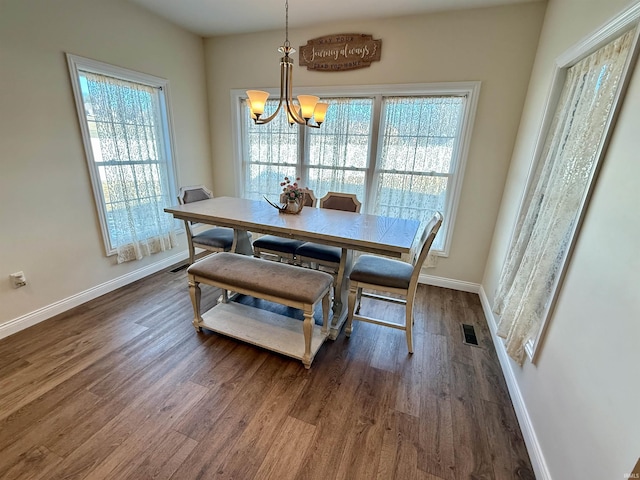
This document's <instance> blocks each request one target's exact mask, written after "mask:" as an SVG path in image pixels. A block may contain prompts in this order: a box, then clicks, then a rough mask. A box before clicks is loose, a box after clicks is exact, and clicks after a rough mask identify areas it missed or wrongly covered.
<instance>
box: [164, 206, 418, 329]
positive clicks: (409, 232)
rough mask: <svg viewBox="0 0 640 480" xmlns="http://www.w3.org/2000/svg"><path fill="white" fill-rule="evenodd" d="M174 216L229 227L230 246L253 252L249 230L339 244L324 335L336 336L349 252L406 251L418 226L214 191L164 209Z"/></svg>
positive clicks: (390, 254) (344, 311) (399, 254)
mask: <svg viewBox="0 0 640 480" xmlns="http://www.w3.org/2000/svg"><path fill="white" fill-rule="evenodd" d="M164 211H165V212H167V213H169V214H171V215H173V217H174V218H176V219H179V220H187V221H191V222H196V223H203V224H209V225H216V226H220V227H229V228H233V229H234V243H233V246H232V251H234V252H236V253H240V254H244V255H253V249H252V247H251V237H252V235H250V233H251V234H265V235H277V236H279V237H285V238H294V239H297V240H302V241H308V242H315V243H320V244H324V245H330V246H334V247H339V248H341V249H342V259H341V262H340V268H339V270H338V274H337V279H336V286H335V289H334V290H335V291H334V299H333V306H332V318H331V330H330V335H329V338H331V339H332V340H335V339H336V338H337V336H338V334H339V333H340V329H341V328H342V325H343V324H344V322H345V320H346V318H347V296H348V291H349V287H348V283H349V281H348V277H349V273H350V271H351V267H352V263H353V252H354V251H357V252H366V253H370V254H376V255H384V256H388V257H396V258H400V257H402V255H403V254H408V253H410V251H411V246H412V244H413V241H414V238H415V237H416V235H417V233H418V230H419V228H420V222H418V221H417V220H410V219H402V218H395V217H385V216H380V215H372V214H367V213H353V212H345V211H341V210H331V209H325V208H313V207H305V208H303V209H302V211H301V212H300V213H297V214H289V213H283V212H281V211H279V210H278V209H276V208H274V207H273V206H272V205H271V204H269V203H268V202H266V201H263V200H262V201H261V200H251V199H246V198H236V197H215V198H210V199H207V200H202V201H198V202H192V203H188V204H184V205H175V206H172V207H169V208H165V209H164Z"/></svg>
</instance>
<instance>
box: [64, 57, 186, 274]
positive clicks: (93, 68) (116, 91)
mask: <svg viewBox="0 0 640 480" xmlns="http://www.w3.org/2000/svg"><path fill="white" fill-rule="evenodd" d="M67 59H68V63H69V69H70V72H71V80H72V85H73V90H74V95H75V99H76V107H77V111H78V117H79V120H80V127H81V130H82V135H83V140H84V145H85V151H86V157H87V163H88V166H89V172H90V175H91V180H92V184H93V190H94V197H95V200H96V205H97V209H98V214H99V217H100V223H101V226H102V234H103V238H104V244H105V248H106V252H107V255H114V254H117V255H118V262H119V263H120V262H124V261H128V260H134V259H140V258H142V257H143V256H145V255H150V254H152V253H156V252H159V251H164V250H167V249H170V248H172V247H173V246H175V245H176V244H177V242H176V239H175V225H174V220H173V219H172V217H171V216H170V215H168V214H166V213H164V208H165V207H167V206H170V205H172V204H173V203H175V202H173V201H172V199H173V198H175V191H176V189H175V181H174V172H173V165H172V154H171V151H172V148H171V142H170V139H171V136H170V134H169V117H168V113H167V107H166V102H167V99H166V91H167V81H166V80H163V79H159V78H156V77H152V76H149V75H145V74H141V73H138V72H133V71H129V70H125V69H122V68H118V67H114V66H111V65H107V64H104V63H101V62H96V61H93V60H89V59H85V58H81V57H77V56H74V55H67Z"/></svg>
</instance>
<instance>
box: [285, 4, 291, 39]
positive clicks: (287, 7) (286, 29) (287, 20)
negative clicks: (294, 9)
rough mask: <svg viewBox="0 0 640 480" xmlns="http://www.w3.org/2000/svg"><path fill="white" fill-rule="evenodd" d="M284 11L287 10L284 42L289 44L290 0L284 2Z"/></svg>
mask: <svg viewBox="0 0 640 480" xmlns="http://www.w3.org/2000/svg"><path fill="white" fill-rule="evenodd" d="M284 11H285V15H284V18H285V20H284V37H285V38H284V44H285V46H287V47H288V46H289V45H291V44H290V43H289V0H286V1H285V2H284Z"/></svg>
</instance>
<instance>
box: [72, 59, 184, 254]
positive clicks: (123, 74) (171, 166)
mask: <svg viewBox="0 0 640 480" xmlns="http://www.w3.org/2000/svg"><path fill="white" fill-rule="evenodd" d="M66 57H67V64H68V66H69V74H70V77H71V85H72V87H73V95H74V99H75V103H76V111H77V113H78V120H79V123H80V131H81V133H82V142H83V144H84V150H85V158H86V160H87V166H88V168H89V175H90V177H91V186H92V190H93V196H94V199H95V202H96V210H97V211H98V217H99V219H100V230H101V232H102V240H103V243H104V247H105V252H106V255H107V256H111V255H116V254H117V250H116V248H115V247H114V246H113V245H111V236H110V235H109V228H108V224H107V213H106V202H105V198H104V192H103V191H102V184H101V182H100V174H99V173H98V168H97V166H96V162H95V159H94V155H93V148H92V145H91V134H90V132H89V126H88V124H87V112H86V110H85V108H84V99H83V97H82V91H81V89H80V80H79V75H80V71H83V72H90V73H97V74H100V75H108V76H111V77H115V78H119V79H121V80H124V81H127V82H133V83H140V84H144V85H148V86H150V87H154V88H158V89H159V90H160V91H161V94H160V96H159V98H160V110H161V116H162V119H163V128H164V132H163V133H164V141H165V145H164V147H165V152H166V156H167V163H168V168H167V171H168V175H169V188H170V189H171V191H170V192H169V196H170V197H171V198H176V195H177V193H176V192H177V183H176V178H177V176H176V165H175V161H174V158H175V155H174V148H173V145H174V134H173V122H172V120H171V109H170V108H169V105H170V100H169V81H168V80H166V79H164V78H160V77H156V76H153V75H149V74H146V73H141V72H136V71H135V70H129V69H127V68H122V67H118V66H115V65H111V64H109V63H104V62H100V61H98V60H92V59H90V58H85V57H81V56H78V55H73V54H70V53H67V54H66ZM176 229H177V230H179V227H176Z"/></svg>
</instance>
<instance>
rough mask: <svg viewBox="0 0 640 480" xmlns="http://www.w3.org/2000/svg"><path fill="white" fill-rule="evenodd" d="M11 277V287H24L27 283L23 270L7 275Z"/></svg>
mask: <svg viewBox="0 0 640 480" xmlns="http://www.w3.org/2000/svg"><path fill="white" fill-rule="evenodd" d="M9 278H10V279H11V286H12V287H13V288H20V287H24V286H25V285H26V284H27V279H26V277H25V276H24V272H16V273H12V274H11V275H9Z"/></svg>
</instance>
